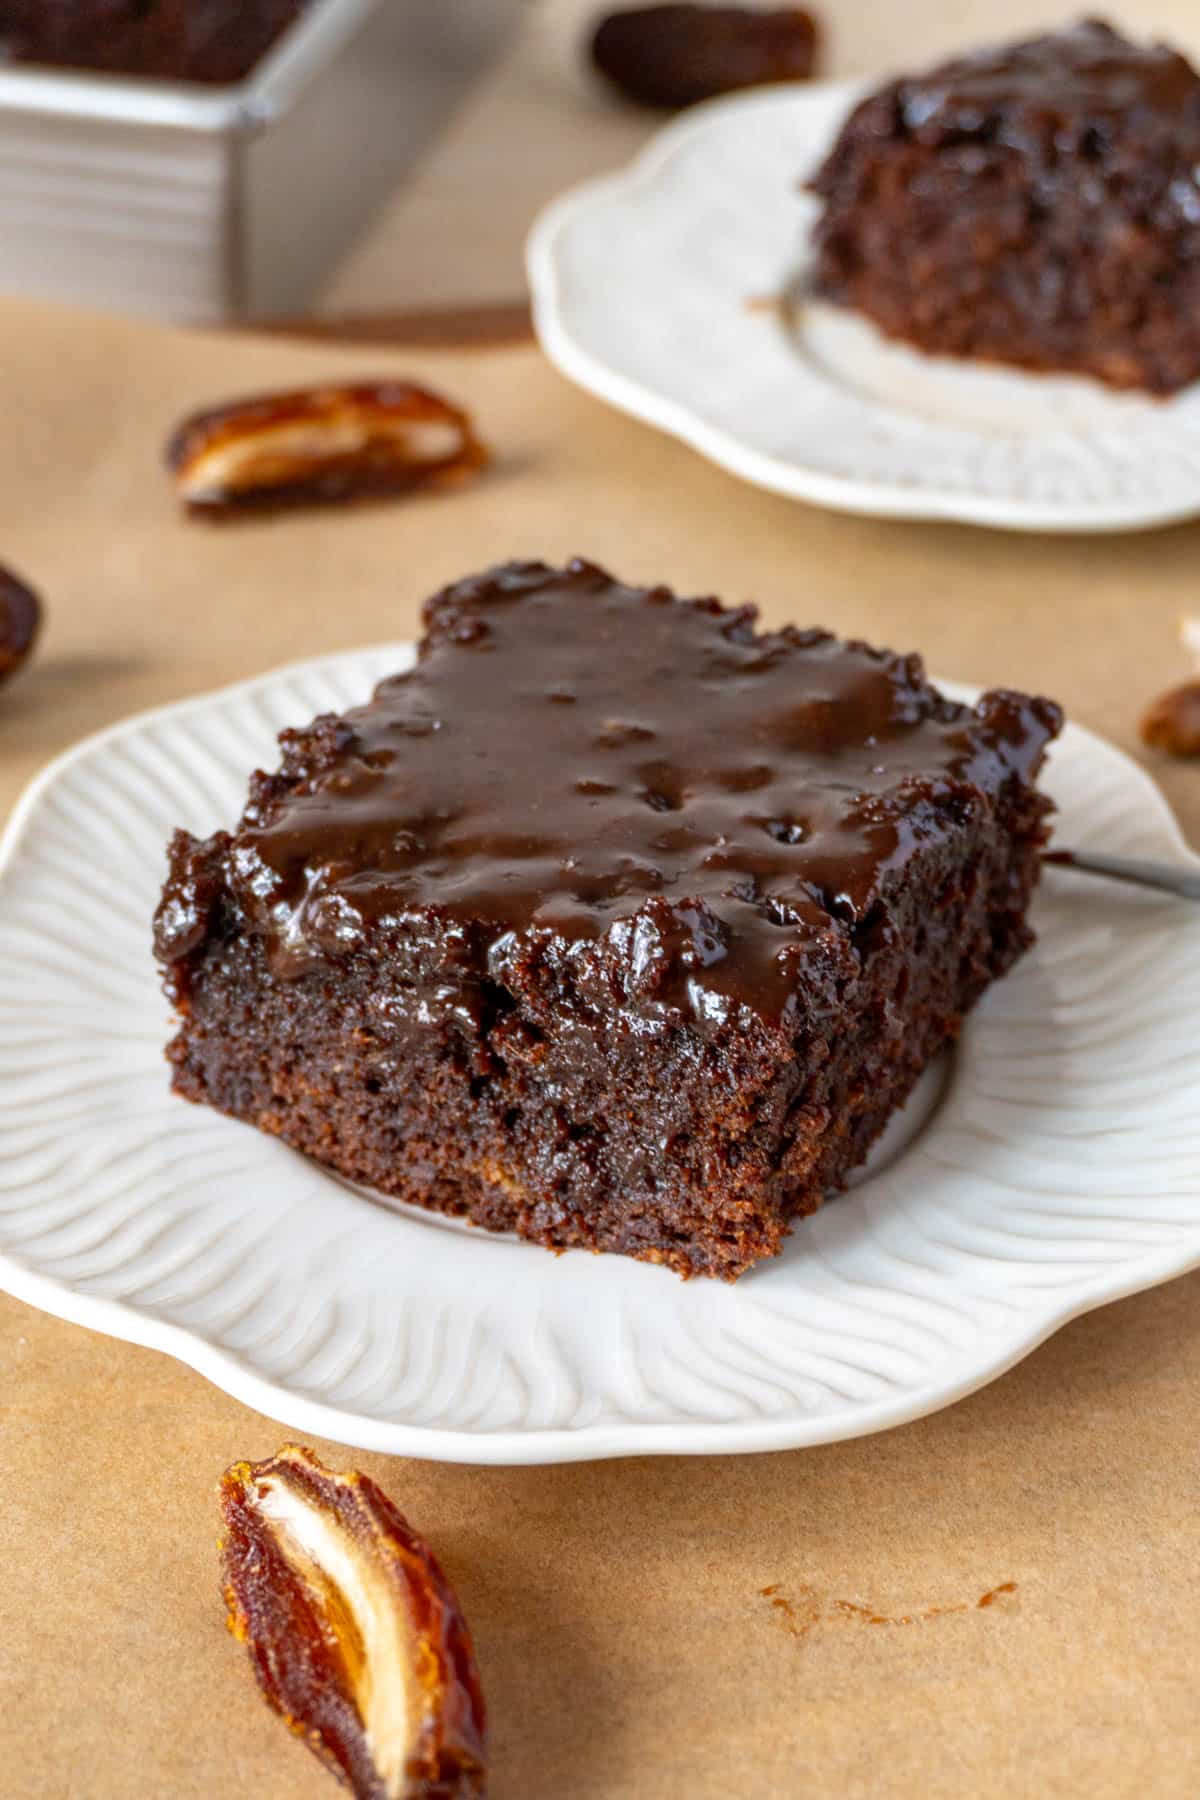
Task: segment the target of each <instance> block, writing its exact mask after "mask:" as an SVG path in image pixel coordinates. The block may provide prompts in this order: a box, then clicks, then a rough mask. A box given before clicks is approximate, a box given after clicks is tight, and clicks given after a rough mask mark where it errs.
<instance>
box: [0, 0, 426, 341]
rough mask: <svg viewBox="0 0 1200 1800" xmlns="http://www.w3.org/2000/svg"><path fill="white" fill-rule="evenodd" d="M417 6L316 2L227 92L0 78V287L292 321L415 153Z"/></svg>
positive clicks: (115, 304) (201, 316)
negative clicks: (280, 316)
mask: <svg viewBox="0 0 1200 1800" xmlns="http://www.w3.org/2000/svg"><path fill="white" fill-rule="evenodd" d="M437 4H438V0H429V6H432V7H433V8H435V9H436V7H437ZM429 6H426V7H425V12H426V15H428V13H429ZM415 8H416V9H417V10H419V7H418V6H417V0H314V4H313V6H312V7H311V9H310V10H309V11H308V12H307V13H305V14H304V15H302V17H301V18H300V19H299V20H298V21H297V22H296V23H295V24H294V25H293V26H291V27H290V29H289V30H288V31H287V32H285V33H284V35H283V36H282V37H281V38H280V40H279V41H278V43H277V44H276V45H275V47H274V48H273V49H272V50H271V52H270V53H269V54H268V55H267V56H266V57H265V58H264V59H263V61H262V62H261V63H259V65H258V67H257V68H256V69H254V70H253V71H252V72H251V74H250V76H249V77H248V78H247V79H246V80H245V81H244V82H241V83H239V84H238V85H237V86H235V87H227V88H204V87H199V86H195V85H190V84H184V83H174V82H156V81H155V82H152V81H142V80H132V79H130V80H126V79H123V78H120V77H113V76H92V75H86V74H76V73H69V72H60V71H58V70H54V71H51V70H46V69H40V68H38V69H35V68H31V67H16V66H9V67H5V68H2V69H0V242H3V244H4V259H3V269H2V271H0V287H2V288H3V289H4V290H5V291H7V292H9V293H31V294H39V295H43V296H47V297H51V298H59V299H64V300H72V301H76V302H78V303H80V304H86V305H95V306H99V307H104V308H113V309H120V310H122V311H132V312H140V313H149V314H153V315H157V316H159V317H164V318H172V319H182V320H190V321H194V322H196V323H218V322H222V321H227V320H236V319H246V318H252V317H255V316H259V317H261V316H269V315H272V314H286V313H289V312H295V311H297V310H300V309H302V308H303V307H304V306H305V304H306V302H307V301H308V300H309V299H310V298H311V295H312V293H313V290H314V288H315V287H316V285H317V283H318V282H319V281H320V279H321V277H322V276H323V274H324V273H325V272H326V270H327V269H329V268H330V267H331V266H332V264H333V263H334V261H335V260H336V259H337V257H338V256H339V254H340V253H341V252H342V251H343V250H344V249H345V248H346V247H347V246H348V244H349V243H350V242H351V241H352V239H353V238H354V236H355V235H356V233H357V232H359V231H360V230H361V228H362V226H363V224H364V223H365V222H366V220H367V218H368V217H369V215H370V214H371V213H372V211H374V210H375V208H377V207H378V206H379V205H380V203H381V202H382V201H383V200H384V199H385V198H386V196H387V195H388V194H389V192H391V190H392V189H393V188H394V187H395V185H396V181H397V178H398V176H399V174H400V172H401V170H402V169H403V168H404V166H405V164H406V163H407V161H408V160H409V159H410V157H411V154H412V151H413V148H414V129H413V120H412V117H411V115H412V113H413V112H414V109H415V111H416V112H420V111H421V108H422V106H423V105H424V106H425V107H426V110H427V97H425V96H423V95H422V92H421V87H422V76H421V72H420V70H416V71H414V70H413V69H412V67H411V60H412V59H411V55H410V52H411V49H412V44H413V41H414V35H413V34H414V9H415ZM425 26H426V32H425V37H424V40H423V41H424V42H425V44H426V46H427V45H428V29H427V27H428V16H427V17H426V21H425Z"/></svg>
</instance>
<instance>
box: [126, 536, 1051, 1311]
mask: <svg viewBox="0 0 1200 1800" xmlns="http://www.w3.org/2000/svg"><path fill="white" fill-rule="evenodd" d="M425 618H426V625H427V636H426V637H425V639H424V641H423V642H422V644H421V647H420V656H419V659H418V661H417V664H416V667H415V668H414V669H413V670H412V672H411V673H407V674H403V675H399V676H397V677H395V678H394V679H392V680H389V681H385V682H384V683H383V684H382V685H381V687H380V688H379V689H378V691H377V692H376V694H375V697H374V699H373V700H371V701H370V703H369V704H367V705H365V706H363V707H361V708H359V709H357V710H356V711H353V712H350V713H348V714H346V715H345V716H344V717H325V718H321V719H318V720H316V721H315V722H314V723H313V724H312V725H311V726H309V727H307V728H306V729H304V730H299V731H290V732H285V733H284V734H283V737H282V739H281V743H282V746H283V761H282V765H281V767H280V769H279V771H278V773H276V774H273V775H263V774H258V775H255V776H254V777H253V779H252V782H251V788H250V800H249V804H248V806H247V808H246V811H245V813H244V815H243V817H242V820H241V823H240V824H239V825H238V826H237V828H236V829H235V830H234V831H232V832H225V831H222V832H218V833H217V834H216V835H215V836H214V837H211V838H209V839H208V840H207V841H206V842H203V843H200V842H197V841H196V840H195V839H193V838H191V837H189V836H188V835H187V834H186V833H182V832H181V833H179V834H178V835H177V836H176V838H175V841H174V843H173V844H172V847H171V860H170V873H169V877H168V881H167V885H166V889H165V892H164V894H163V899H162V903H161V906H160V908H159V912H158V916H157V930H156V937H157V950H158V955H159V958H160V960H161V962H162V965H163V968H164V970H165V973H166V980H167V990H168V993H169V994H170V996H171V998H172V999H173V1001H174V1002H175V1004H176V1006H177V1007H178V1010H179V1014H180V1020H181V1023H180V1030H179V1035H178V1036H177V1037H176V1039H175V1042H174V1043H173V1045H172V1046H171V1050H170V1058H171V1061H172V1063H173V1064H174V1069H175V1086H176V1088H177V1090H178V1091H179V1092H180V1093H181V1094H184V1095H186V1096H187V1097H188V1098H189V1099H192V1100H198V1101H204V1102H207V1103H208V1104H209V1105H212V1106H215V1107H218V1108H220V1109H221V1110H222V1111H224V1112H227V1113H231V1114H233V1115H234V1116H235V1117H237V1118H240V1119H245V1120H247V1121H248V1122H249V1123H251V1124H254V1125H257V1126H259V1127H260V1128H261V1129H262V1130H265V1131H268V1132H271V1133H272V1134H274V1135H275V1136H277V1137H281V1138H283V1139H284V1140H286V1142H288V1143H289V1144H293V1145H295V1147H296V1148H297V1149H299V1150H303V1151H306V1152H307V1153H308V1154H309V1155H311V1156H314V1157H316V1158H318V1159H319V1160H320V1161H321V1162H323V1163H326V1164H328V1165H329V1166H330V1167H331V1168H334V1169H337V1170H339V1171H340V1172H341V1173H342V1174H343V1175H345V1176H347V1177H349V1178H350V1179H351V1180H353V1181H356V1182H362V1183H365V1184H367V1185H369V1186H370V1187H372V1188H376V1189H379V1190H381V1191H383V1192H384V1193H387V1194H391V1195H395V1196H398V1197H399V1198H401V1199H404V1200H408V1201H414V1202H416V1203H418V1204H419V1205H422V1206H427V1207H432V1208H435V1209H437V1210H439V1211H443V1212H450V1213H461V1214H464V1215H466V1216H467V1217H468V1218H470V1219H472V1220H474V1221H475V1222H476V1223H477V1224H480V1225H485V1226H487V1227H489V1228H491V1229H494V1230H515V1231H517V1232H519V1233H520V1234H521V1235H522V1236H524V1237H527V1238H530V1239H533V1240H535V1241H536V1242H538V1243H542V1244H547V1245H556V1246H557V1245H584V1246H587V1247H589V1248H591V1249H595V1250H619V1251H623V1252H625V1253H627V1254H629V1255H632V1256H639V1257H644V1258H646V1259H648V1260H650V1261H653V1262H661V1263H666V1264H668V1265H669V1266H670V1267H671V1268H673V1269H676V1270H678V1271H679V1272H680V1273H681V1274H684V1275H691V1274H705V1275H720V1276H725V1277H729V1278H732V1277H734V1276H737V1275H739V1274H741V1273H742V1271H743V1270H745V1269H747V1268H749V1267H750V1266H751V1265H752V1264H753V1263H754V1262H756V1261H757V1260H758V1259H760V1258H761V1257H764V1256H771V1255H773V1254H774V1253H775V1252H776V1251H777V1250H778V1249H779V1247H780V1245H781V1243H782V1240H783V1239H784V1237H785V1236H786V1234H787V1231H788V1226H789V1222H790V1221H791V1220H792V1219H794V1218H796V1217H799V1216H801V1215H803V1214H805V1213H808V1212H811V1211H812V1210H813V1209H814V1208H815V1207H817V1206H818V1205H819V1204H820V1202H821V1200H822V1199H823V1198H824V1196H825V1195H827V1194H829V1193H830V1192H831V1191H833V1190H835V1189H837V1188H838V1187H840V1186H842V1185H843V1184H844V1182H845V1180H846V1178H847V1176H848V1175H849V1174H850V1172H851V1170H853V1169H854V1168H855V1167H856V1165H857V1164H859V1163H861V1161H862V1160H863V1158H864V1156H865V1155H866V1153H867V1150H868V1149H869V1147H870V1145H871V1143H872V1141H873V1140H874V1139H875V1138H876V1137H877V1136H878V1134H879V1132H880V1131H881V1130H882V1129H883V1127H884V1125H885V1124H886V1122H887V1120H888V1118H889V1117H890V1116H891V1114H892V1113H893V1111H894V1110H895V1108H896V1107H897V1106H899V1105H900V1103H901V1102H902V1101H903V1100H904V1099H905V1098H906V1096H907V1095H908V1093H909V1092H910V1090H911V1088H912V1086H913V1084H914V1082H915V1081H916V1079H917V1077H918V1076H919V1075H920V1073H921V1071H922V1069H924V1067H925V1066H926V1064H927V1063H928V1062H929V1060H930V1058H931V1057H932V1056H934V1055H936V1054H937V1052H938V1051H939V1050H941V1049H942V1047H943V1046H944V1045H945V1044H946V1043H947V1042H948V1041H949V1040H950V1039H952V1038H953V1037H954V1035H955V1033H956V1032H957V1031H958V1029H959V1026H960V1024H961V1021H962V1017H963V1014H964V1013H965V1012H966V1010H967V1009H968V1007H970V1006H971V1005H972V1004H973V1003H974V1001H975V1000H977V999H978V997H979V995H980V994H981V993H982V992H983V991H984V989H985V988H986V987H987V985H988V983H989V982H990V981H992V980H993V979H994V978H995V977H996V976H997V975H1001V974H1003V972H1004V971H1005V969H1007V968H1008V967H1009V965H1010V964H1011V963H1012V962H1013V960H1014V959H1015V958H1016V957H1017V956H1018V955H1019V954H1020V952H1021V951H1022V950H1023V949H1024V948H1025V946H1026V945H1027V944H1028V943H1029V942H1030V931H1029V928H1028V925H1027V923H1026V910H1027V907H1028V904H1029V898H1030V893H1031V891H1032V888H1033V885H1034V882H1035V880H1036V877H1037V870H1038V852H1039V848H1040V845H1041V843H1042V840H1043V826H1044V820H1045V817H1046V814H1047V812H1048V810H1049V802H1048V801H1047V800H1046V799H1045V798H1044V797H1043V796H1042V795H1041V794H1039V793H1038V792H1037V790H1036V788H1035V787H1034V785H1033V784H1034V779H1035V777H1036V774H1037V771H1038V768H1039V766H1040V764H1041V761H1042V757H1043V753H1044V751H1045V748H1046V745H1047V743H1048V741H1049V740H1050V739H1051V738H1052V737H1053V736H1054V735H1055V733H1056V732H1057V730H1058V729H1059V725H1060V714H1059V711H1058V708H1057V707H1056V706H1054V705H1053V704H1052V703H1051V702H1049V701H1046V700H1031V699H1027V698H1026V697H1024V696H1023V695H1020V694H1012V693H991V694H988V695H985V697H984V698H983V699H982V700H981V701H980V702H979V704H978V706H977V707H975V708H968V707H965V706H960V705H957V704H955V703H953V702H952V701H949V700H947V699H945V698H943V697H942V696H941V695H940V694H939V693H938V692H937V690H936V689H935V688H933V687H931V686H930V685H929V683H928V681H927V680H926V678H925V674H924V671H923V669H922V665H921V663H920V660H919V659H918V658H916V657H911V656H910V657H901V656H894V655H892V654H890V653H888V652H886V651H882V650H874V649H871V648H869V647H868V646H867V645H865V644H861V643H842V642H840V641H839V640H837V639H836V638H833V637H831V636H830V635H829V634H828V633H827V632H824V631H801V630H796V629H792V628H788V629H787V630H784V631H778V632H770V633H765V634H759V633H757V632H756V630H755V622H754V621H755V614H754V611H753V609H752V608H742V609H740V610H737V611H733V610H727V609H726V608H724V607H722V606H721V605H720V604H719V603H718V602H717V601H716V600H712V599H700V600H677V599H676V598H675V597H674V596H673V595H672V594H671V593H670V592H669V590H668V589H666V588H661V587H659V588H651V589H643V588H634V587H625V586H622V585H621V584H620V583H618V582H616V581H614V580H613V579H612V578H611V577H610V576H608V575H606V574H605V573H604V572H603V571H602V570H600V569H597V568H594V567H592V566H591V565H589V564H588V563H584V562H574V563H571V564H570V565H569V567H567V568H566V569H550V568H546V567H545V566H543V565H542V564H540V563H513V564H509V565H507V566H506V567H503V568H499V569H494V570H492V571H490V572H489V573H487V574H484V575H481V576H478V577H475V578H473V579H471V580H467V581H462V582H459V583H457V584H456V585H455V586H453V587H450V588H447V589H446V590H445V592H443V593H441V594H438V595H437V596H435V598H434V599H432V600H431V601H429V603H428V605H427V607H426V609H425Z"/></svg>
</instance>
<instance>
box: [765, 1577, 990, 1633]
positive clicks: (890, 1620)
mask: <svg viewBox="0 0 1200 1800" xmlns="http://www.w3.org/2000/svg"><path fill="white" fill-rule="evenodd" d="M1016 1591H1017V1584H1016V1582H1015V1581H1002V1582H1000V1583H998V1585H997V1586H996V1587H991V1588H988V1589H987V1590H986V1592H984V1593H982V1594H980V1596H979V1598H978V1600H974V1601H971V1600H960V1601H958V1602H957V1603H955V1604H953V1605H950V1606H927V1607H923V1608H922V1609H921V1611H919V1612H911V1613H885V1612H879V1611H877V1610H876V1608H875V1607H873V1606H864V1605H863V1604H862V1603H861V1602H860V1601H858V1600H829V1601H822V1599H821V1597H820V1595H819V1594H818V1593H817V1590H816V1589H815V1588H813V1587H810V1586H809V1585H808V1584H807V1583H803V1584H802V1585H801V1586H800V1587H798V1588H796V1589H795V1591H794V1593H792V1594H785V1593H784V1591H783V1588H782V1586H781V1584H780V1583H779V1582H777V1581H773V1582H772V1583H771V1584H770V1586H768V1587H765V1588H760V1589H759V1593H760V1595H761V1596H762V1598H763V1599H764V1600H766V1601H768V1602H769V1603H770V1606H771V1609H772V1611H773V1612H774V1614H775V1616H776V1618H777V1619H778V1621H779V1623H780V1625H781V1626H782V1627H783V1629H784V1630H785V1631H786V1632H787V1634H788V1636H789V1637H794V1638H806V1637H807V1636H808V1634H809V1633H810V1632H811V1631H812V1630H813V1629H814V1628H815V1627H816V1626H818V1625H831V1624H836V1623H837V1622H838V1621H839V1620H843V1621H848V1622H853V1623H857V1624H860V1625H925V1624H927V1623H928V1622H929V1621H930V1620H931V1619H942V1618H946V1617H947V1616H948V1615H949V1614H951V1613H969V1612H979V1611H981V1610H983V1609H984V1608H985V1607H990V1606H995V1605H997V1604H998V1603H999V1602H1001V1601H1002V1600H1004V1599H1005V1598H1007V1596H1008V1595H1010V1594H1015V1593H1016Z"/></svg>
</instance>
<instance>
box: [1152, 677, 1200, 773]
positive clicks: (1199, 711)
mask: <svg viewBox="0 0 1200 1800" xmlns="http://www.w3.org/2000/svg"><path fill="white" fill-rule="evenodd" d="M1139 729H1140V731H1141V737H1142V742H1143V744H1145V745H1147V747H1148V748H1149V749H1151V750H1165V751H1166V752H1167V754H1168V756H1200V680H1197V681H1185V682H1183V683H1182V684H1181V685H1180V686H1179V687H1173V688H1169V689H1168V690H1167V692H1166V693H1165V694H1160V695H1159V697H1158V699H1157V700H1155V701H1154V702H1153V703H1152V704H1151V705H1150V706H1148V707H1147V708H1146V711H1145V712H1144V713H1143V714H1142V721H1141V726H1140V728H1139Z"/></svg>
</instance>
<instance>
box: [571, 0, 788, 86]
mask: <svg viewBox="0 0 1200 1800" xmlns="http://www.w3.org/2000/svg"><path fill="white" fill-rule="evenodd" d="M816 51H817V25H816V21H815V19H814V18H813V16H812V14H811V13H809V12H806V11H804V9H803V8H801V7H798V6H783V7H768V8H762V7H752V6H695V5H671V6H635V7H632V8H629V9H628V10H624V11H621V12H615V13H610V14H608V16H607V17H606V18H603V19H601V21H600V23H599V25H598V26H597V27H596V31H595V34H594V35H593V38H592V61H593V62H594V63H595V65H596V67H597V68H598V69H599V71H600V73H601V74H602V75H604V76H605V77H607V79H608V80H609V81H611V82H612V84H613V86H614V87H615V88H617V89H618V90H619V91H620V92H621V93H622V94H624V95H625V97H626V99H628V100H633V101H636V102H637V104H638V105H639V106H658V107H680V106H692V105H694V104H695V103H696V101H698V100H709V99H711V98H712V96H713V95H714V94H728V93H732V92H733V91H734V90H735V89H737V88H747V87H761V86H762V85H763V84H764V83H766V82H772V81H803V80H804V79H805V78H806V77H807V76H809V75H811V74H812V71H813V63H814V61H815V59H816Z"/></svg>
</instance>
